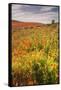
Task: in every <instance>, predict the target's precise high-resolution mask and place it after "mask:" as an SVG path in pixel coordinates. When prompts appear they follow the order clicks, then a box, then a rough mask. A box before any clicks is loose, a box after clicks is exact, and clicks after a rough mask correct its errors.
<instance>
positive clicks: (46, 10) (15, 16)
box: [12, 4, 58, 24]
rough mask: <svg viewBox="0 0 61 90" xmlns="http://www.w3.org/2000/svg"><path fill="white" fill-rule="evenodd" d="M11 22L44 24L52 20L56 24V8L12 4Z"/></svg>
mask: <svg viewBox="0 0 61 90" xmlns="http://www.w3.org/2000/svg"><path fill="white" fill-rule="evenodd" d="M12 20H17V21H22V22H38V23H45V24H47V23H51V22H52V20H55V22H58V7H57V6H41V5H20V4H12Z"/></svg>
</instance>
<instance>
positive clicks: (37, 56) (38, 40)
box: [12, 23, 59, 86]
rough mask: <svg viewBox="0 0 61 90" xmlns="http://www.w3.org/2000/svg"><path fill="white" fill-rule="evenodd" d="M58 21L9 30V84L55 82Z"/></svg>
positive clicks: (57, 78) (57, 79) (57, 56)
mask: <svg viewBox="0 0 61 90" xmlns="http://www.w3.org/2000/svg"><path fill="white" fill-rule="evenodd" d="M58 45H59V36H58V24H57V23H56V24H51V25H45V26H41V27H40V26H38V27H29V28H23V29H22V28H21V29H13V30H12V86H23V85H44V84H58V83H59V71H58V65H59V47H58Z"/></svg>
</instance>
